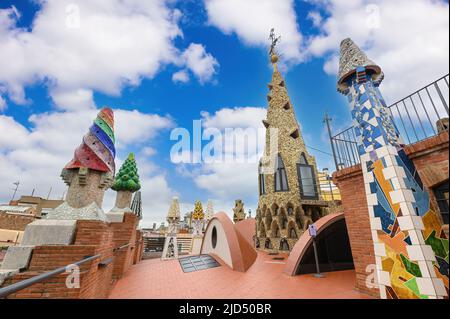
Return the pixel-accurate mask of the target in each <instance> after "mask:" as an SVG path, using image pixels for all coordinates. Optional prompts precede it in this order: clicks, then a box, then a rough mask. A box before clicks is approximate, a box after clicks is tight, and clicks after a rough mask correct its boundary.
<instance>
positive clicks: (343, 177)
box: [333, 131, 449, 296]
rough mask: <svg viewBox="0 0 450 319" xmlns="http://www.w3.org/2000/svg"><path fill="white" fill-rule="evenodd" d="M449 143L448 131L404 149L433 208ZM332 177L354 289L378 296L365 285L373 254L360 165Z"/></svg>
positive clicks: (445, 167) (445, 176)
mask: <svg viewBox="0 0 450 319" xmlns="http://www.w3.org/2000/svg"><path fill="white" fill-rule="evenodd" d="M448 143H449V134H448V131H447V132H443V133H441V134H439V135H437V136H435V137H432V138H429V139H427V140H424V141H421V142H419V143H416V144H413V145H408V146H407V147H406V148H405V151H406V153H407V154H408V156H409V158H410V159H411V160H412V161H413V162H414V164H415V166H416V169H417V170H418V173H419V175H420V177H421V178H422V181H423V183H424V185H425V187H426V188H427V189H428V190H429V192H430V195H431V196H430V197H431V199H432V203H433V202H434V203H433V204H434V206H435V207H434V208H435V209H437V206H436V202H435V200H434V194H433V193H432V191H431V188H432V187H434V186H436V185H439V184H440V183H442V182H444V181H446V180H448V178H449V171H448V166H449V153H448V151H449V144H448ZM333 180H334V182H335V183H336V185H337V186H338V188H339V190H340V192H341V195H342V206H343V208H344V214H345V221H346V224H347V229H348V233H349V238H350V245H351V248H352V254H353V261H354V263H355V270H356V288H357V289H358V290H360V291H363V292H365V293H368V294H370V295H372V296H379V294H378V291H377V290H376V289H369V288H367V287H366V278H367V275H368V274H367V273H366V267H367V266H368V265H371V264H375V255H374V250H373V241H372V235H371V231H370V222H369V213H368V208H367V201H366V195H365V188H364V180H363V176H362V170H361V166H360V165H357V166H353V167H349V168H346V169H343V170H341V171H339V172H336V173H334V174H333Z"/></svg>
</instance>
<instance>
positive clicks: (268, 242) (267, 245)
mask: <svg viewBox="0 0 450 319" xmlns="http://www.w3.org/2000/svg"><path fill="white" fill-rule="evenodd" d="M264 248H265V249H272V242H271V241H270V238H266V241H265V243H264Z"/></svg>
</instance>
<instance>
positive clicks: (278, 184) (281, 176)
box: [275, 155, 289, 192]
mask: <svg viewBox="0 0 450 319" xmlns="http://www.w3.org/2000/svg"><path fill="white" fill-rule="evenodd" d="M275 169H276V170H275V191H276V192H287V191H288V190H289V186H288V179H287V175H286V168H285V167H284V163H283V159H282V158H281V155H278V157H277V163H276V167H275Z"/></svg>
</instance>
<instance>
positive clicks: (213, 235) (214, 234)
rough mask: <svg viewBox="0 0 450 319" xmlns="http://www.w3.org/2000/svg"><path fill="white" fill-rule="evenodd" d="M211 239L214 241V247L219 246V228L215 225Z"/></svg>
mask: <svg viewBox="0 0 450 319" xmlns="http://www.w3.org/2000/svg"><path fill="white" fill-rule="evenodd" d="M211 241H212V248H213V249H216V246H217V229H216V226H214V227H213V230H212V233H211Z"/></svg>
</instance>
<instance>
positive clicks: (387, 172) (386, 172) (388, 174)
mask: <svg viewBox="0 0 450 319" xmlns="http://www.w3.org/2000/svg"><path fill="white" fill-rule="evenodd" d="M396 167H397V166H389V167H386V168H383V176H384V178H386V179H391V178H394V177H397V172H396V170H395V168H396Z"/></svg>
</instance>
